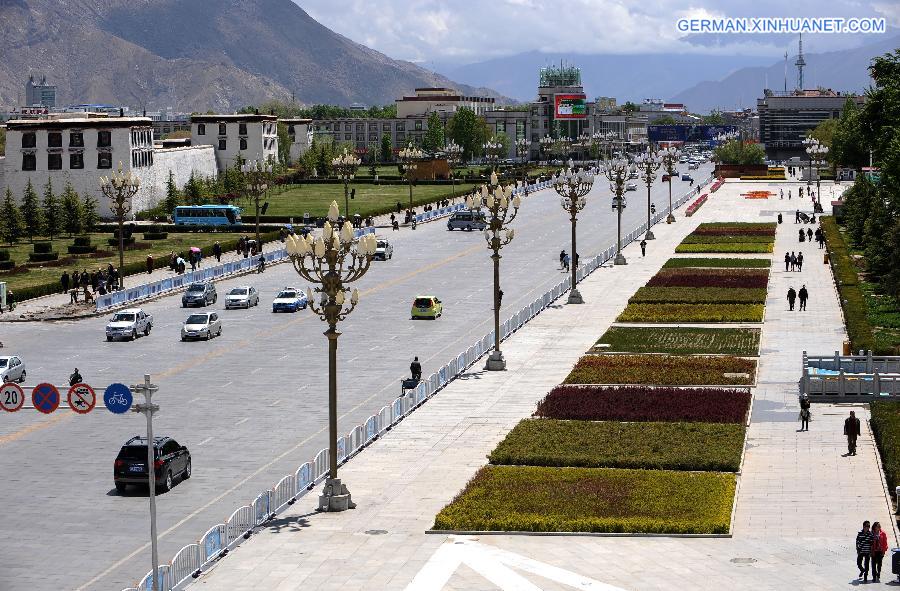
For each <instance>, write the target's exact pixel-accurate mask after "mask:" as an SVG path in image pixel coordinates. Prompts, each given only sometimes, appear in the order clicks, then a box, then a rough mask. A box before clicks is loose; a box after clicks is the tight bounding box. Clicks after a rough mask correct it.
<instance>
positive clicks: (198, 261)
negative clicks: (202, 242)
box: [194, 250, 203, 269]
mask: <svg viewBox="0 0 900 591" xmlns="http://www.w3.org/2000/svg"><path fill="white" fill-rule="evenodd" d="M194 256H195V257H197V268H198V269H199V268H200V263H201V262H202V261H203V251H202V250H198V251H197V252H195V253H194Z"/></svg>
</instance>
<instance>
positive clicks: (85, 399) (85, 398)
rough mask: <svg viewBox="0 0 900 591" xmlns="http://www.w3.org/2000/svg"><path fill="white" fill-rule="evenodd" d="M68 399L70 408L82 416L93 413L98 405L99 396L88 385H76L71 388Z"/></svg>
mask: <svg viewBox="0 0 900 591" xmlns="http://www.w3.org/2000/svg"><path fill="white" fill-rule="evenodd" d="M67 398H68V400H69V408H71V409H72V410H73V411H75V412H77V413H78V414H80V415H84V414H87V413H89V412H91V411H92V410H94V406H95V405H96V404H97V394H96V393H94V389H93V388H91V387H90V386H88V385H87V384H75V385H74V386H72V387H71V388H69V394H68V396H67Z"/></svg>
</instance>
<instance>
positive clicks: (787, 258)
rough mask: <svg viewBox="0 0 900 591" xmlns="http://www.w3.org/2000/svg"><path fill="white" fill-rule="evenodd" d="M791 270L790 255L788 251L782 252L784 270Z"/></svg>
mask: <svg viewBox="0 0 900 591" xmlns="http://www.w3.org/2000/svg"><path fill="white" fill-rule="evenodd" d="M790 270H791V255H790V253H788V252H785V253H784V271H785V272H788V271H790Z"/></svg>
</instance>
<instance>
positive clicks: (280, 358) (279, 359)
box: [278, 353, 290, 361]
mask: <svg viewBox="0 0 900 591" xmlns="http://www.w3.org/2000/svg"><path fill="white" fill-rule="evenodd" d="M288 355H290V353H285V354H284V355H282V356H281V357H279V358H278V361H281V360H282V359H287V358H288Z"/></svg>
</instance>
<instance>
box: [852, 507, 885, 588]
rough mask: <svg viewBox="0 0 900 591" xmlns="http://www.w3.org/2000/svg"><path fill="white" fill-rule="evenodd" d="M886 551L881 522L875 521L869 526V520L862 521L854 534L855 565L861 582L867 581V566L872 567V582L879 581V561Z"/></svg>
mask: <svg viewBox="0 0 900 591" xmlns="http://www.w3.org/2000/svg"><path fill="white" fill-rule="evenodd" d="M887 551H888V539H887V534H886V533H885V531H884V530H883V529H882V528H881V523H879V522H877V521H876V522H875V523H873V524H872V526H871V527H869V521H868V520H866V521H863V525H862V529H861V530H859V532H857V534H856V567H857V568H858V569H859V578H860V579H862V580H863V583H866V582H868V581H869V566H870V565H871V567H872V582H873V583H879V582H881V562H882V561H883V560H884V555H885V553H886V552H887Z"/></svg>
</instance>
